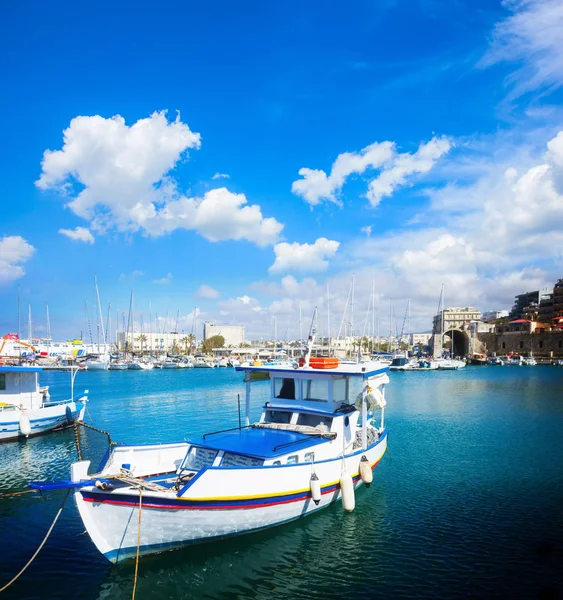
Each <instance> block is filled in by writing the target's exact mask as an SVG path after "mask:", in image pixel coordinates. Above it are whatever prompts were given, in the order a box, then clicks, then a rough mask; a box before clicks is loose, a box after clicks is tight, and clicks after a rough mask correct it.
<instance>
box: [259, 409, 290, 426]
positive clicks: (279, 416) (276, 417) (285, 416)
mask: <svg viewBox="0 0 563 600" xmlns="http://www.w3.org/2000/svg"><path fill="white" fill-rule="evenodd" d="M291 414H292V413H290V412H288V411H286V410H267V411H266V421H265V422H266V423H289V422H291Z"/></svg>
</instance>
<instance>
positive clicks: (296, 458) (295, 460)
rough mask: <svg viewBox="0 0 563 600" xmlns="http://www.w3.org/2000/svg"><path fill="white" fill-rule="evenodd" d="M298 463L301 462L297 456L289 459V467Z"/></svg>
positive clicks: (293, 455) (294, 455)
mask: <svg viewBox="0 0 563 600" xmlns="http://www.w3.org/2000/svg"><path fill="white" fill-rule="evenodd" d="M298 462H299V456H297V454H292V455H291V456H288V457H287V464H288V465H296V464H297V463H298Z"/></svg>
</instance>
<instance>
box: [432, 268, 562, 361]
mask: <svg viewBox="0 0 563 600" xmlns="http://www.w3.org/2000/svg"><path fill="white" fill-rule="evenodd" d="M430 346H431V348H432V349H433V354H434V356H440V354H441V347H442V346H443V348H444V349H447V350H449V351H450V352H451V354H452V355H453V356H460V357H461V356H466V355H468V354H469V355H471V354H476V353H482V354H487V355H489V356H492V355H499V356H500V355H506V354H519V355H522V356H532V355H533V356H535V357H538V358H546V359H551V358H563V279H559V280H558V281H557V283H556V284H555V286H554V287H553V289H552V290H551V289H543V290H537V291H533V292H526V293H524V294H519V295H518V296H516V297H515V299H514V305H513V307H512V310H511V311H510V312H508V311H503V310H498V311H490V312H488V313H483V314H481V313H480V312H479V311H478V310H475V309H474V308H472V307H465V308H458V307H452V308H446V309H444V310H442V311H440V312H439V313H438V314H437V315H436V316H435V317H434V320H433V326H432V339H431V341H430Z"/></svg>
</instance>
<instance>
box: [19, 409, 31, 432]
mask: <svg viewBox="0 0 563 600" xmlns="http://www.w3.org/2000/svg"><path fill="white" fill-rule="evenodd" d="M20 432H21V434H22V435H25V437H27V436H28V435H29V434H30V433H31V423H30V422H29V417H28V416H27V413H26V412H25V410H22V412H21V415H20Z"/></svg>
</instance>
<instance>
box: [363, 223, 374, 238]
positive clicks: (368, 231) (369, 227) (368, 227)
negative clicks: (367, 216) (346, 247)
mask: <svg viewBox="0 0 563 600" xmlns="http://www.w3.org/2000/svg"><path fill="white" fill-rule="evenodd" d="M372 228H373V225H366V226H365V227H362V228H361V229H360V231H361V232H362V233H365V234H366V237H370V236H371V230H372Z"/></svg>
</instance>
